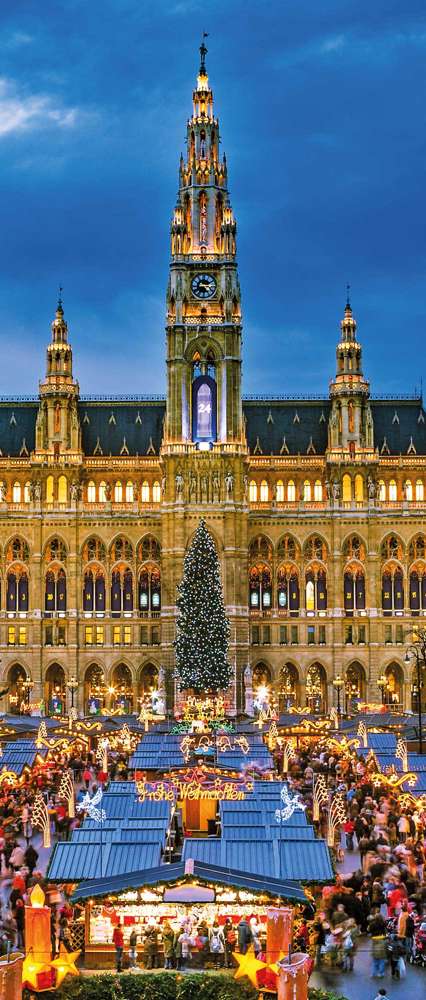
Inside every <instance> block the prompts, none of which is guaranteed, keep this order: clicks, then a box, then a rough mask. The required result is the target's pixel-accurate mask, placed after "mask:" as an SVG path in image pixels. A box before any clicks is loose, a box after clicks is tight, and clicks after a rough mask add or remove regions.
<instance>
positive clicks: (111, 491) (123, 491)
mask: <svg viewBox="0 0 426 1000" xmlns="http://www.w3.org/2000/svg"><path fill="white" fill-rule="evenodd" d="M139 495H140V499H141V502H142V503H151V501H152V503H160V500H161V486H160V483H159V482H158V480H156V481H155V482H154V483H152V484H151V483H149V482H148V480H147V479H145V480H144V482H143V483H142V484H141V486H140V487H139V486H138V484H137V483H133V482H132V481H131V480H128V482H126V483H124V482H121V480H119V479H118V480H117V482H115V483H113V485H112V486H111V484H110V483H106V482H104V481H102V482H100V483H99V484H96V483H95V482H94V480H93V479H91V480H90V482H88V484H87V493H86V497H87V502H88V503H106V502H107V501H108V500H112V501H113V502H114V503H134V501H135V500H137V499H138V496H139Z"/></svg>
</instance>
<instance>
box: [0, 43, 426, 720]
mask: <svg viewBox="0 0 426 1000" xmlns="http://www.w3.org/2000/svg"><path fill="white" fill-rule="evenodd" d="M205 56H206V50H205V48H204V46H202V48H201V66H200V72H199V75H198V79H197V85H196V88H195V90H194V94H193V113H192V116H191V118H190V119H189V121H188V125H187V158H186V160H184V159H183V158H181V162H180V170H179V192H178V198H177V203H176V208H175V210H174V214H173V219H172V226H171V263H170V279H169V285H168V289H167V320H166V331H167V395H166V398H165V399H162V398H153V397H144V396H138V397H126V396H117V397H107V398H94V397H91V398H86V397H84V396H82V395H81V394H80V390H79V386H78V384H77V382H76V381H75V379H74V378H73V373H72V350H71V345H70V343H69V341H68V329H67V324H66V322H65V319H64V311H63V306H62V302H61V300H60V301H59V303H58V308H57V311H56V315H55V319H54V321H53V324H52V336H51V342H50V344H49V347H48V351H47V366H46V374H45V377H44V379H43V381H42V382H41V384H40V392H39V395H38V396H37V397H34V398H33V399H28V398H26V399H19V398H17V397H13V398H9V397H8V398H7V399H6V398H5V399H2V400H1V401H0V560H1V576H2V588H1V601H0V609H1V610H0V646H1V650H2V654H1V667H0V669H1V675H2V679H3V681H4V682H5V683H6V684H7V685H9V694H8V698H9V707H10V708H11V709H12V710H15V711H16V710H18V709H19V707H20V705H21V703H22V701H25V700H26V699H29V698H31V700H32V701H33V702H35V701H37V702H38V701H40V700H43V702H44V708H45V709H46V710H50V711H55V710H56V711H58V712H60V711H63V710H65V709H66V707H69V706H70V704H71V701H74V704H75V706H76V707H77V708H78V710H79V711H87V708H88V702H89V701H90V700H91V699H92V700H93V699H98V700H99V701H100V702H103V703H106V704H108V705H113V704H115V703H116V702H117V699H123V704H125V707H129V708H130V707H133V708H134V709H136V708H137V707H138V699H139V704H140V703H141V702H140V699H142V698H144V697H145V696H146V695H147V693H148V692H149V691H150V690H152V689H153V688H154V689H155V688H156V686H157V684H158V671H159V670H160V668H161V667H163V668H164V676H165V686H166V692H167V700H168V705H169V707H171V705H172V702H173V699H174V696H175V682H174V675H173V665H174V659H173V638H174V628H175V605H174V601H175V594H176V584H177V583H178V581H179V579H180V577H181V575H182V565H183V558H184V553H185V550H186V547H187V545H188V542H189V541H190V539H191V537H192V534H193V532H194V530H195V527H196V525H197V523H198V520H199V518H200V517H201V516H204V517H205V518H206V521H207V523H208V525H209V528H210V529H211V531H212V534H213V536H214V538H215V540H216V543H217V548H218V552H219V554H220V558H221V562H222V571H223V583H224V591H225V600H226V604H227V608H228V613H229V617H230V621H231V626H232V631H231V646H230V657H231V660H232V662H233V664H234V665H235V684H234V688H233V690H232V691H231V692H230V696H231V697H232V700H233V702H234V704H236V705H238V706H242V705H243V704H244V689H243V680H242V678H243V673H244V669H245V668H246V666H247V664H250V666H251V668H252V670H253V680H254V688H255V689H256V687H257V686H259V685H263V684H266V683H267V684H269V683H270V682H272V684H273V686H274V689H275V692H276V695H277V697H279V699H280V702H281V705H283V706H284V705H286V704H287V705H288V704H291V703H294V701H295V700H297V701H300V702H301V703H302V704H304V703H305V701H307V702H308V704H309V705H310V706H311V708H312V709H313V710H314V709H319V708H325V707H328V708H330V707H331V705H332V704H336V702H337V697H338V695H337V687H336V686H333V679H335V678H336V677H338V678H340V677H341V678H342V679H343V681H344V685H343V690H342V692H341V694H340V695H339V697H340V698H341V699H345V698H346V699H347V702H348V703H349V702H350V703H351V704H352V705H355V702H356V700H357V699H361V700H369V701H370V702H377V701H381V699H382V693H381V690H380V689H379V686H378V680H379V678H380V677H381V676H382V675H384V678H383V679H384V684H383V685H382V687H383V689H384V691H383V697H384V699H385V701H387V702H388V703H392V704H394V705H398V704H399V705H403V706H404V707H411V705H412V703H413V707H415V704H416V697H417V692H416V690H413V685H412V669H411V667H409V666H407V665H406V663H405V661H404V656H405V648H406V645H407V642H408V634H409V632H410V629H411V630H412V626H413V624H416V623H418V622H419V620H420V621H421V619H422V615H423V614H426V575H425V574H426V561H425V560H426V549H425V544H426V543H425V538H426V531H425V526H424V512H425V500H424V490H425V483H426V430H425V419H426V418H425V412H424V409H423V401H422V399H421V398H420V397H398V398H394V397H393V398H389V399H375V398H374V397H372V396H371V394H370V386H369V383H368V381H367V380H366V379H365V377H364V375H363V371H362V350H361V345H360V343H359V341H358V337H357V326H356V322H355V319H354V317H353V313H352V308H351V305H350V303H349V300H348V301H347V303H346V308H345V312H344V318H343V320H342V322H341V324H340V327H341V329H340V336H339V340H338V345H337V352H336V357H337V365H336V375H335V378H334V380H333V381H332V382H331V384H330V390H329V393H328V395H324V397H317V398H315V399H309V398H303V399H302V398H294V397H291V396H285V397H281V398H272V397H256V398H252V399H248V398H247V399H243V398H242V396H241V333H242V318H241V295H240V286H239V281H238V273H237V263H236V223H235V219H234V216H233V212H232V208H231V205H230V200H229V194H228V188H227V164H226V159H225V157H222V159H221V158H220V153H219V122H218V119H217V118H216V117H215V116H214V112H213V94H212V91H211V89H210V85H209V81H208V76H207V71H206V66H205ZM161 676H163V671H162V674H161ZM70 682H71V683H70ZM67 684H68V685H69V686H68V688H67ZM73 687H74V688H75V691H74V690H72V688H73Z"/></svg>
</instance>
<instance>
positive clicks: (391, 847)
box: [289, 744, 426, 979]
mask: <svg viewBox="0 0 426 1000" xmlns="http://www.w3.org/2000/svg"><path fill="white" fill-rule="evenodd" d="M374 772H376V773H377V771H376V767H375V764H374V760H371V761H369V760H367V759H364V756H363V755H362V754H358V756H356V757H355V756H351V755H350V754H349V753H346V754H343V755H342V756H341V757H340V758H339V757H338V756H336V754H335V753H330V752H329V751H328V750H327V747H326V745H323V746H322V747H321V744H319V745H318V747H317V749H316V750H314V751H312V749H310V750H309V751H308V750H307V749H306V750H302V751H300V752H299V753H297V755H296V756H295V757H294V758H293V760H292V763H291V767H290V776H289V779H290V783H291V785H292V787H293V789H295V790H296V789H297V790H298V791H300V792H301V794H302V795H303V797H304V799H305V801H306V803H307V806H308V809H309V808H311V807H312V790H313V779H314V777H315V775H316V774H323V775H324V776H325V778H326V782H327V786H328V787H329V788H330V790H331V791H332V792H335V793H336V792H340V793H342V795H343V797H344V801H345V803H346V820H345V822H344V824H343V833H344V845H343V844H341V841H340V836H341V835H340V831H339V834H338V840H337V841H336V845H335V855H336V861H340V862H342V861H344V858H345V852H346V854H347V855H349V859H350V857H351V856H353V858H354V865H353V869H352V866H351V865H350V860H349V859H347V861H346V864H345V865H344V866H342V867H344V868H345V869H349V872H348V874H346V875H338V876H337V878H336V882H335V884H334V885H332V886H327V887H325V888H324V889H323V890H322V893H321V895H318V897H317V906H316V914H315V918H314V920H313V921H312V922H311V923H310V925H309V927H308V928H307V931H306V941H305V942H304V941H303V940H302V941H300V942H299V945H300V946H301V947H302V948H303V946H304V944H305V946H306V948H309V949H310V950H311V952H312V955H313V957H314V958H315V965H316V967H317V968H320V967H321V966H322V965H323V964H327V965H328V966H335V967H338V968H340V969H341V970H342V971H345V972H351V971H352V970H353V969H354V967H355V963H356V953H357V948H358V947H359V942H360V938H361V936H362V935H368V938H369V939H370V941H371V975H372V976H373V977H374V978H376V977H377V978H383V977H384V975H385V973H386V970H387V969H389V973H390V975H391V976H392V977H393V978H394V979H397V978H399V977H401V976H404V975H405V973H406V965H407V962H412V963H417V964H419V965H426V885H425V882H424V865H425V858H426V812H424V811H423V812H422V811H421V810H419V809H418V808H416V803H415V800H410V798H409V797H408V796H404V795H403V794H401V792H400V791H398V790H397V789H394V788H393V787H392V785H391V784H389V782H388V781H387V780H386V778H384V779H383V780H382V782H380V781H379V783H378V784H377V783H375V782H376V778H375V781H374V782H373V780H372V775H373V774H374ZM318 832H319V833H320V834H321V835H323V836H325V835H326V832H327V807H326V806H324V807H323V808H322V810H321V815H320V820H319V823H318Z"/></svg>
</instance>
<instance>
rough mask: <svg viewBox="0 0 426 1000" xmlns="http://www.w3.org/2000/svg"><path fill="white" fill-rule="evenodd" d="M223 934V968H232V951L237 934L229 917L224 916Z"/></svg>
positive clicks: (235, 944)
mask: <svg viewBox="0 0 426 1000" xmlns="http://www.w3.org/2000/svg"><path fill="white" fill-rule="evenodd" d="M223 936H224V938H225V969H232V952H233V951H235V948H236V946H237V934H236V931H235V927H234V925H233V923H232V920H231V919H230V917H227V918H226V921H225V923H224V925H223Z"/></svg>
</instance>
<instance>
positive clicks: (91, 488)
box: [87, 479, 96, 503]
mask: <svg viewBox="0 0 426 1000" xmlns="http://www.w3.org/2000/svg"><path fill="white" fill-rule="evenodd" d="M87 502H88V503H96V486H95V483H94V482H93V479H91V480H90V482H89V483H88V484H87Z"/></svg>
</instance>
